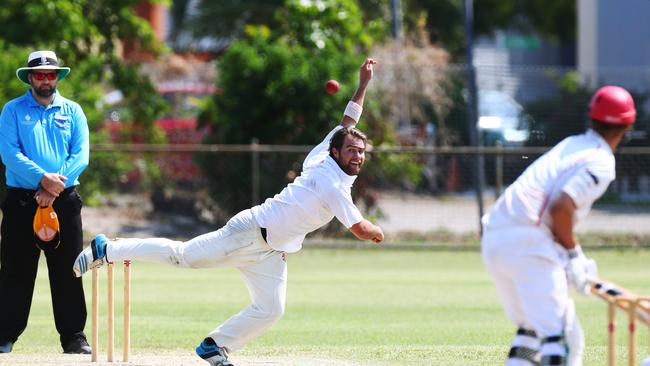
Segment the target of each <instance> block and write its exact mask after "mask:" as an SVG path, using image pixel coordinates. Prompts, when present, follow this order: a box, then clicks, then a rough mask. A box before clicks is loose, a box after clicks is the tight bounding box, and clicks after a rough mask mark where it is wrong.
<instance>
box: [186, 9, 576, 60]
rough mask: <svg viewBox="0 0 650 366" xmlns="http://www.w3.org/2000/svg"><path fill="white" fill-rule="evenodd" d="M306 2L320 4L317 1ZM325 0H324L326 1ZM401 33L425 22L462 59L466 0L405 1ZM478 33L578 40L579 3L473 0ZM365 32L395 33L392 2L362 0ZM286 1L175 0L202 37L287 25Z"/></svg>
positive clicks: (190, 26) (188, 26)
mask: <svg viewBox="0 0 650 366" xmlns="http://www.w3.org/2000/svg"><path fill="white" fill-rule="evenodd" d="M305 3H313V4H318V3H322V2H319V1H306V2H305ZM325 3H326V2H325ZM400 3H401V6H402V11H401V13H402V23H403V31H404V32H405V33H406V34H407V37H408V35H409V34H413V33H417V32H418V31H419V27H420V26H421V25H422V24H423V23H424V24H425V25H426V29H427V31H428V34H429V35H430V36H431V41H432V43H434V44H436V45H438V46H441V47H443V48H445V49H446V50H448V51H449V52H450V53H451V55H452V56H453V58H454V59H460V60H462V59H463V58H464V52H465V32H464V12H463V1H462V0H443V1H441V0H401V1H400ZM473 3H474V32H475V34H476V36H480V35H491V34H492V33H493V32H494V31H496V30H499V29H513V30H518V31H523V32H537V33H539V34H541V35H542V36H543V37H545V38H546V39H549V40H551V41H554V42H560V43H567V42H572V41H573V40H574V39H575V29H576V20H575V19H576V6H575V1H565V0H527V1H519V0H475V1H474V2H473ZM357 4H358V7H359V9H360V10H361V13H360V16H361V19H362V22H363V25H364V29H365V31H366V33H368V34H371V35H372V36H373V37H374V38H375V39H378V40H379V39H385V38H387V37H389V36H390V35H391V29H392V21H393V14H392V7H391V5H392V0H358V1H357ZM285 6H286V5H285V3H284V1H283V0H272V1H259V0H255V1H244V0H229V1H210V0H201V1H199V4H198V6H196V9H189V8H188V1H187V0H175V1H174V19H176V21H175V22H176V24H177V25H178V26H179V28H178V29H177V30H179V31H180V30H183V29H186V30H190V31H191V32H192V33H193V34H194V35H195V36H198V37H204V36H207V37H215V38H224V39H230V40H234V39H237V38H239V37H241V36H243V35H244V28H245V25H265V26H267V27H269V29H271V30H272V31H275V30H277V29H278V28H280V27H282V26H283V22H281V21H278V20H277V19H276V18H275V17H274V16H273V14H275V13H276V11H277V10H278V9H282V8H284V7H285Z"/></svg>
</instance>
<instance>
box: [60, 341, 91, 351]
mask: <svg viewBox="0 0 650 366" xmlns="http://www.w3.org/2000/svg"><path fill="white" fill-rule="evenodd" d="M63 353H73V354H81V355H89V354H90V353H91V348H90V345H89V344H88V341H87V340H86V338H83V337H75V338H72V339H71V340H70V341H68V342H67V343H66V344H64V345H63Z"/></svg>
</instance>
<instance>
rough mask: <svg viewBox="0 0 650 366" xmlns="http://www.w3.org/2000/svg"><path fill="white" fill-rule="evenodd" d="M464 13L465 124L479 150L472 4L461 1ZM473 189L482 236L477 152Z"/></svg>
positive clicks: (481, 160) (480, 169) (480, 160)
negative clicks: (465, 67)
mask: <svg viewBox="0 0 650 366" xmlns="http://www.w3.org/2000/svg"><path fill="white" fill-rule="evenodd" d="M463 10H464V13H465V17H464V18H465V57H466V59H467V60H466V63H467V92H468V93H467V123H468V127H469V136H470V143H471V144H472V146H474V147H476V148H477V149H479V148H480V147H482V146H483V136H482V134H481V132H480V131H479V130H478V124H477V123H476V122H477V121H478V108H477V105H478V96H477V92H476V69H475V68H474V2H473V0H464V1H463ZM474 164H475V166H474V169H473V172H474V189H475V191H476V200H477V203H478V214H479V220H478V225H479V233H481V234H483V226H482V225H481V217H483V187H484V186H485V172H484V158H483V155H481V154H480V153H479V152H477V154H476V157H475V159H474Z"/></svg>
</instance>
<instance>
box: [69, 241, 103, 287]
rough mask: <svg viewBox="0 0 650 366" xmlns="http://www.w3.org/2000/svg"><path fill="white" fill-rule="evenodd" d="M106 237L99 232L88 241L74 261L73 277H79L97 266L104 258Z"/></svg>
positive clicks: (101, 263)
mask: <svg viewBox="0 0 650 366" xmlns="http://www.w3.org/2000/svg"><path fill="white" fill-rule="evenodd" d="M107 243H108V238H107V237H106V236H105V235H104V234H99V235H97V236H96V237H95V239H93V240H92V241H91V242H90V245H89V246H88V247H87V248H86V249H84V250H82V251H81V253H79V255H78V256H77V259H75V261H74V265H73V266H72V271H73V272H74V275H75V277H81V275H83V274H84V273H86V272H88V270H90V269H93V268H97V267H99V266H101V265H103V264H104V263H106V262H107V260H106V244H107Z"/></svg>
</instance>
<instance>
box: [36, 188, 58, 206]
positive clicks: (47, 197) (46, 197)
mask: <svg viewBox="0 0 650 366" xmlns="http://www.w3.org/2000/svg"><path fill="white" fill-rule="evenodd" d="M34 199H35V200H36V203H37V204H38V206H39V207H49V206H52V205H53V204H54V200H55V199H56V197H55V196H54V195H52V194H51V193H50V192H48V191H46V190H44V189H42V188H41V189H39V190H38V191H36V193H35V194H34Z"/></svg>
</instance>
